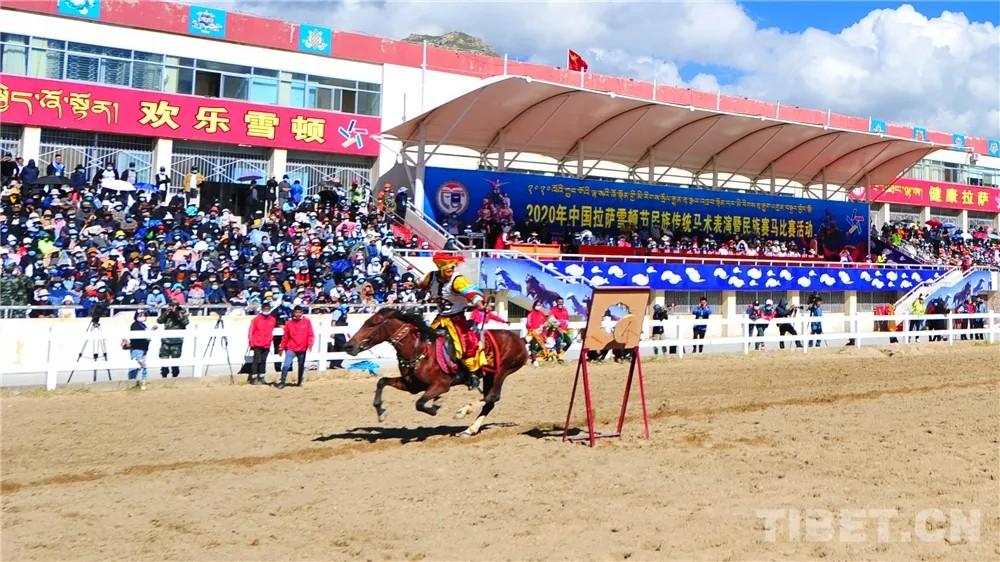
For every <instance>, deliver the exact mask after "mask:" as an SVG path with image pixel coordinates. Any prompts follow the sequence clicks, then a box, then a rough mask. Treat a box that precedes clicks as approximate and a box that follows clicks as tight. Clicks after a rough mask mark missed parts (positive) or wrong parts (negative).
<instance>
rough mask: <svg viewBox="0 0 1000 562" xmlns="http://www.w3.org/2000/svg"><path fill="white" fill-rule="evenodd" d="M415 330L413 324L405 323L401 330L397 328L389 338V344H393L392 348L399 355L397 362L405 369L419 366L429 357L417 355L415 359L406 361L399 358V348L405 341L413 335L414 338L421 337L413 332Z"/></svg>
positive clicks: (424, 354)
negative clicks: (418, 364)
mask: <svg viewBox="0 0 1000 562" xmlns="http://www.w3.org/2000/svg"><path fill="white" fill-rule="evenodd" d="M414 329H415V326H413V324H407V323H404V324H403V325H402V326H400V327H399V328H397V329H396V331H395V332H393V333H392V335H391V336H389V343H391V344H392V347H393V348H394V349H395V350H396V353H397V356H396V361H398V362H399V366H400V367H403V368H408V367H415V366H416V365H417V363H420V362H421V361H423V359H424V358H425V357H427V354H426V353H423V352H421V353H420V354H419V355H417V356H416V357H414V358H413V359H405V358H403V357H399V356H398V353H399V351H400V349H399V346H400V344H402V343H403V340H404V339H405V338H406V337H407V336H411V335H413V336H417V337H418V338H419V337H420V333H419V332H414V331H413V330H414Z"/></svg>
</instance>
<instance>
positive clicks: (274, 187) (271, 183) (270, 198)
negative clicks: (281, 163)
mask: <svg viewBox="0 0 1000 562" xmlns="http://www.w3.org/2000/svg"><path fill="white" fill-rule="evenodd" d="M259 190H260V192H259V193H258V194H257V200H258V203H259V204H260V205H261V210H263V211H264V214H265V215H266V214H268V213H270V212H271V207H273V206H274V199H275V198H276V197H277V192H278V180H276V179H274V176H271V179H269V180H267V183H266V184H265V185H263V186H259Z"/></svg>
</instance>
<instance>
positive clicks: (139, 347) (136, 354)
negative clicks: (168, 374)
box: [128, 310, 176, 390]
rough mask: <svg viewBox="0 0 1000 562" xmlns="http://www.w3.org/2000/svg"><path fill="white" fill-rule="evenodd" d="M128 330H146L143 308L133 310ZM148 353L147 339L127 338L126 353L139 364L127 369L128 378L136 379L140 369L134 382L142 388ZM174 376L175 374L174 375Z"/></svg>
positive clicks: (143, 387)
mask: <svg viewBox="0 0 1000 562" xmlns="http://www.w3.org/2000/svg"><path fill="white" fill-rule="evenodd" d="M129 330H131V331H133V332H145V331H146V312H145V311H144V310H137V311H135V316H134V317H133V321H132V325H131V326H130V327H129ZM147 353H149V340H148V339H145V338H132V339H130V340H128V354H129V357H131V358H132V360H133V361H135V362H136V363H138V364H139V368H138V369H129V370H128V380H130V381H131V380H136V379H137V378H139V374H140V370H141V374H142V378H139V380H138V381H137V382H136V384H135V385H136V386H137V387H139V388H141V389H142V390H146V377H147V375H148V374H149V371H148V370H147V368H146V354H147ZM174 376H176V375H174Z"/></svg>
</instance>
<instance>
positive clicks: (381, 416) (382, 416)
mask: <svg viewBox="0 0 1000 562" xmlns="http://www.w3.org/2000/svg"><path fill="white" fill-rule="evenodd" d="M387 417H389V414H388V412H379V414H378V421H379V423H381V422H384V421H385V418H387Z"/></svg>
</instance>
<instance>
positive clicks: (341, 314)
mask: <svg viewBox="0 0 1000 562" xmlns="http://www.w3.org/2000/svg"><path fill="white" fill-rule="evenodd" d="M330 306H331V307H333V311H332V314H331V318H330V325H331V326H334V327H338V328H342V327H344V326H347V310H346V309H345V308H344V307H343V306H342V305H341V304H340V298H338V297H337V295H333V296H332V297H331V298H330ZM346 344H347V336H346V335H345V334H342V333H337V334H334V335H333V343H328V344H326V350H327V351H332V352H339V351H344V345H346ZM329 367H330V368H331V369H343V368H344V361H343V360H342V359H332V360H331V361H330V365H329Z"/></svg>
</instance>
